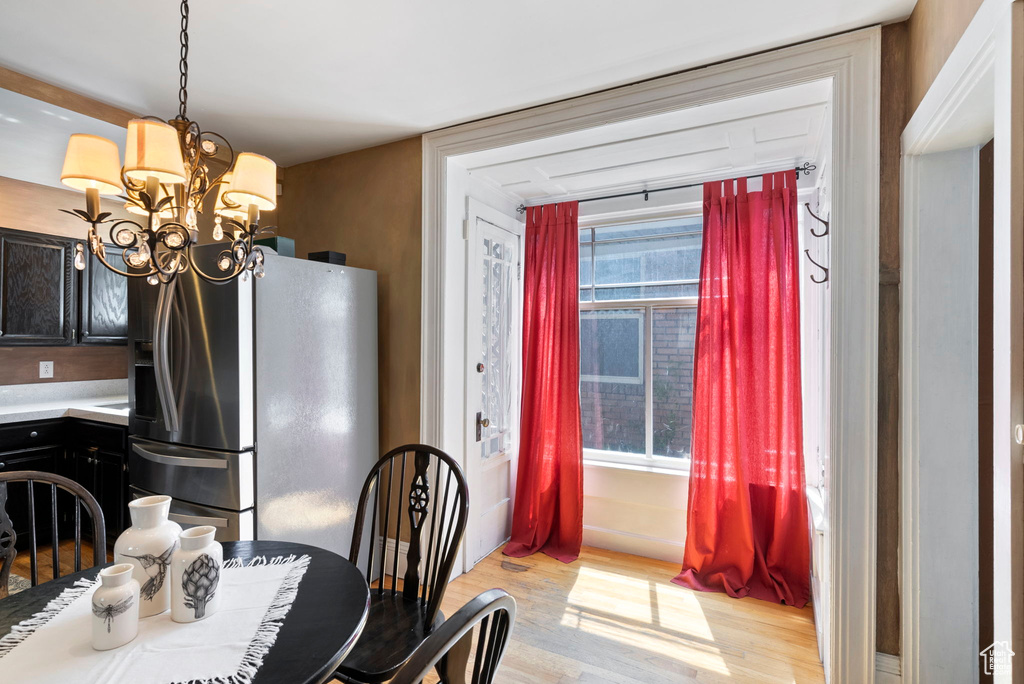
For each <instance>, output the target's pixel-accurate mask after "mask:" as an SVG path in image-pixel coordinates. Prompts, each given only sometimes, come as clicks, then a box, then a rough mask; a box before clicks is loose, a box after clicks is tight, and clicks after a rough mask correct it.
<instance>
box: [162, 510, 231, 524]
mask: <svg viewBox="0 0 1024 684" xmlns="http://www.w3.org/2000/svg"><path fill="white" fill-rule="evenodd" d="M167 519H168V520H173V521H174V522H176V523H179V524H182V525H212V526H213V527H227V526H228V520H227V518H208V517H206V516H205V515H185V514H184V513H174V512H171V513H168V514H167Z"/></svg>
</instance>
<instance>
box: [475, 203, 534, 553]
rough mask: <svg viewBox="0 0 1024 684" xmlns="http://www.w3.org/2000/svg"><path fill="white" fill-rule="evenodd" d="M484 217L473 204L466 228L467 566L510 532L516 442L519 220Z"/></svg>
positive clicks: (519, 280)
mask: <svg viewBox="0 0 1024 684" xmlns="http://www.w3.org/2000/svg"><path fill="white" fill-rule="evenodd" d="M479 209H481V210H484V209H486V208H484V207H481V208H479ZM481 213H483V212H482V211H481ZM487 217H488V218H486V219H485V218H484V217H483V216H481V215H472V212H471V216H470V224H469V226H468V228H469V230H468V231H467V233H468V235H467V237H468V239H469V245H468V247H469V248H468V251H467V260H468V263H467V268H466V277H467V285H468V287H467V288H466V293H467V294H466V296H467V301H466V313H467V325H466V361H467V365H468V366H469V368H467V374H466V379H467V381H466V409H467V416H466V417H467V420H466V428H467V429H466V477H467V479H468V481H469V486H470V491H471V492H472V493H473V505H472V507H471V508H470V520H469V529H468V530H467V535H466V541H467V543H466V551H467V558H466V561H467V569H468V568H469V567H471V566H472V565H474V564H476V562H477V561H479V560H480V559H482V558H483V557H485V556H486V555H487V554H489V553H490V552H491V551H493V550H494V549H496V548H497V547H498V546H500V545H501V544H502V543H504V542H505V541H506V540H507V539H508V538H509V533H510V531H511V526H512V498H513V493H514V491H515V477H516V463H517V456H518V448H519V446H518V441H517V439H518V428H519V377H520V368H519V366H520V359H521V355H520V352H519V349H520V323H521V319H522V313H521V309H520V301H521V297H520V287H521V285H520V283H521V279H520V262H519V253H520V235H519V234H517V233H521V226H522V224H520V223H518V222H516V221H514V220H513V219H510V218H508V217H505V216H500V215H497V214H491V213H487ZM499 223H500V224H505V226H507V227H502V226H501V225H498V224H499Z"/></svg>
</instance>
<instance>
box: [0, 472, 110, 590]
mask: <svg viewBox="0 0 1024 684" xmlns="http://www.w3.org/2000/svg"><path fill="white" fill-rule="evenodd" d="M12 482H17V483H21V482H24V483H25V484H26V488H27V489H26V501H27V505H26V506H25V508H26V509H27V510H18V511H13V515H14V516H15V518H14V519H15V520H18V527H19V528H21V529H22V530H23V531H24V530H25V529H27V530H28V553H29V566H30V574H31V577H30V578H29V580H30V581H31V582H32V586H36V585H37V584H39V574H38V571H37V565H38V548H37V542H38V539H39V532H38V531H37V529H36V509H37V508H38V507H39V506H38V505H37V497H36V494H37V492H36V490H37V486H39V485H43V487H44V488H43V492H44V494H43V497H44V499H46V500H45V501H44V502H43V503H45V504H46V505H47V507H48V508H49V513H50V515H49V517H50V537H49V541H50V546H51V547H52V548H51V551H50V553H51V554H52V556H51V558H52V562H53V579H57V578H58V577H60V548H59V546H60V543H59V542H60V535H59V533H58V525H59V522H60V520H59V518H58V517H57V500H58V497H57V491H58V489H60V490H63V491H64V492H67V493H69V494H71V495H72V496H73V497H74V506H75V507H74V518H73V519H74V528H73V533H74V539H75V565H74V569H75V572H78V571H79V570H81V569H82V515H81V510H82V507H81V505H80V504H85V509H86V510H87V511H88V512H89V517H90V518H91V519H92V563H93V565H103V564H104V563H106V562H107V537H106V530H105V528H104V523H103V510H102V509H101V508H100V505H99V503H98V502H97V501H96V499H95V498H94V497H93V495H92V494H90V493H89V492H88V491H87V490H86V489H85V488H84V487H82V485H80V484H78V483H77V482H75V481H73V480H69V479H68V478H66V477H64V476H62V475H55V474H54V473H43V472H40V471H37V470H22V471H11V472H8V473H0V599H2V598H6V597H7V583H8V582H9V581H10V576H11V566H12V565H13V564H14V559H15V558H16V557H17V555H18V552H17V550H16V549H15V548H14V545H15V543H16V542H17V540H18V534H17V532H15V527H14V523H13V522H12V519H11V512H9V511H8V510H7V507H8V484H9V483H12ZM47 490H48V493H49V497H48V498H47V497H46V492H47ZM22 516H23V517H22ZM26 521H27V524H23V523H25V522H26Z"/></svg>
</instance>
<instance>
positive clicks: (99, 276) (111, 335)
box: [78, 245, 128, 344]
mask: <svg viewBox="0 0 1024 684" xmlns="http://www.w3.org/2000/svg"><path fill="white" fill-rule="evenodd" d="M106 247H107V250H106V257H107V261H109V262H110V264H111V265H112V266H114V267H116V268H119V269H122V270H128V269H127V267H126V266H125V263H124V258H123V257H122V256H121V248H120V247H116V246H114V245H107V246H106ZM86 254H87V255H88V259H87V260H86V265H85V270H84V271H82V296H81V299H82V301H81V306H80V307H79V325H78V341H79V343H80V344H128V278H126V277H125V276H123V275H119V274H117V273H114V272H113V271H111V270H110V269H109V268H107V267H106V266H104V265H103V264H102V263H101V262H100V260H99V259H98V258H96V257H95V256H94V255H92V254H90V253H89V252H88V251H87V252H86Z"/></svg>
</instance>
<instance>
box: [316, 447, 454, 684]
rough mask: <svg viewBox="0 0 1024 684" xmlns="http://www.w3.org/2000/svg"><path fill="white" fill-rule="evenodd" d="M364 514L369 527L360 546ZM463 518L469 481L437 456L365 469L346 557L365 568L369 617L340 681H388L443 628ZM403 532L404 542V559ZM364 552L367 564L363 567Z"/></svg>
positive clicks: (421, 452) (398, 458) (414, 450)
mask: <svg viewBox="0 0 1024 684" xmlns="http://www.w3.org/2000/svg"><path fill="white" fill-rule="evenodd" d="M396 485H397V487H396ZM367 508H369V509H370V511H369V513H370V515H369V518H370V522H369V526H368V527H369V531H368V539H367V540H366V543H365V544H363V533H364V528H366V527H367V525H366V517H367ZM468 515H469V488H468V487H467V485H466V478H465V477H464V476H463V474H462V469H461V468H460V467H459V464H458V463H456V462H455V460H454V459H452V457H451V456H449V455H448V454H446V453H444V452H443V451H441V450H439V449H435V448H433V447H430V446H425V445H423V444H407V445H405V446H401V447H398V448H397V449H393V450H391V451H389V452H388V453H386V454H385V455H384V456H383V457H381V459H380V460H379V461H378V462H377V464H376V465H375V466H374V467H373V469H372V470H370V474H369V476H368V477H367V478H366V482H365V483H364V484H363V490H362V493H361V494H360V496H359V508H358V509H357V513H356V520H355V530H354V532H353V534H352V550H351V553H350V554H349V560H350V561H351V562H352V563H354V564H355V565H356V566H357V567H365V568H366V581H367V583H369V584H370V586H371V587H372V588H371V590H370V612H369V616H368V617H367V621H366V628H365V629H364V630H363V633H362V635H361V636H360V637H359V641H358V642H356V645H355V648H353V650H352V652H351V653H350V654H349V655H348V656H347V657H346V658H345V660H344V662H342V664H341V665H340V666H339V667H338V671H337V673H336V676H337V677H338V678H339V679H341V680H342V681H345V682H360V683H363V684H371V683H374V682H385V681H387V680H389V679H391V678H392V677H393V676H394V674H395V673H396V672H397V671H398V669H399V668H400V667H402V665H404V664H405V663H406V661H408V659H409V657H410V656H411V655H412V654H413V652H414V651H415V650H416V648H417V647H418V646H419V645H420V644H421V643H423V640H424V639H425V638H426V637H427V636H428V635H429V634H430V633H431V632H432V631H433V630H434V629H435V628H436V627H437V626H438V625H440V624H441V623H442V622H443V621H444V615H442V614H441V611H440V606H441V599H442V598H444V592H445V589H446V588H447V586H448V581H449V580H450V579H451V575H452V566H453V565H454V563H455V555H456V553H457V551H458V548H459V544H460V543H461V542H462V535H463V533H464V532H465V529H466V519H467V517H468ZM403 518H407V522H408V525H403ZM424 528H426V529H424ZM403 530H404V531H406V532H408V537H409V539H408V548H407V550H406V551H405V552H404V553H402V551H401V547H402V546H404V545H405V541H404V539H403V536H402V535H403ZM424 532H426V535H425V537H426V539H425V540H424V539H423V537H424ZM363 546H365V547H366V548H365V551H366V553H365V563H363V562H361V560H360V550H361V548H362V547H363ZM400 573H401V574H402V576H401V577H399V575H400ZM375 582H376V586H374V583H375ZM440 668H441V669H443V663H442V664H441V666H440Z"/></svg>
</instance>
